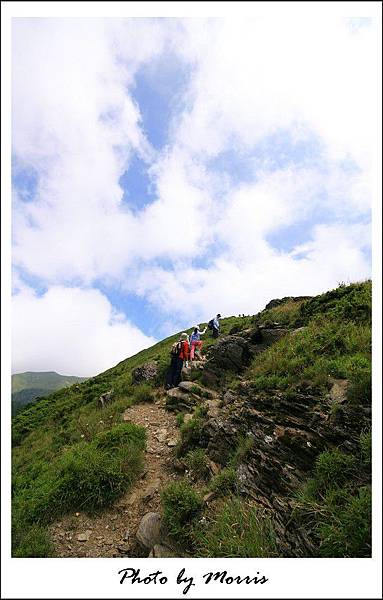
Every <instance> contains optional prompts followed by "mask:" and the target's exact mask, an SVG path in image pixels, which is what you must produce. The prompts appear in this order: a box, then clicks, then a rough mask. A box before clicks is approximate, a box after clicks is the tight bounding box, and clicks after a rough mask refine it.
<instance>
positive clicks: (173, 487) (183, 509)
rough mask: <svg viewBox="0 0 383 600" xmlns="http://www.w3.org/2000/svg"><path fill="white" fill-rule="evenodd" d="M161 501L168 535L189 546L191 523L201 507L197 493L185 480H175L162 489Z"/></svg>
mask: <svg viewBox="0 0 383 600" xmlns="http://www.w3.org/2000/svg"><path fill="white" fill-rule="evenodd" d="M161 501H162V507H163V514H164V519H165V523H166V525H167V527H168V530H169V533H170V535H171V536H173V537H174V539H175V540H177V541H179V542H181V543H183V544H185V545H186V546H190V544H191V523H192V522H193V521H194V520H195V519H196V517H197V516H198V514H199V513H200V511H201V509H202V500H201V498H200V496H199V494H198V493H197V492H196V491H195V490H194V488H193V487H192V486H191V485H190V484H189V483H187V482H186V481H183V480H181V481H175V482H173V483H170V484H169V485H168V486H167V487H166V488H165V489H164V490H163V491H162V494H161Z"/></svg>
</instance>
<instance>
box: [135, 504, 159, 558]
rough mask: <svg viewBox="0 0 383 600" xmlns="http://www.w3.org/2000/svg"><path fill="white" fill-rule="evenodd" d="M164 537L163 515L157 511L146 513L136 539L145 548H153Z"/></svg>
mask: <svg viewBox="0 0 383 600" xmlns="http://www.w3.org/2000/svg"><path fill="white" fill-rule="evenodd" d="M162 538H163V527H162V521H161V515H160V514H159V513H156V512H149V513H146V515H144V516H143V517H142V519H141V522H140V524H139V526H138V529H137V533H136V539H137V541H138V542H139V543H140V544H141V545H142V546H144V547H145V548H148V549H151V548H153V546H155V545H156V544H159V543H160V542H161V540H162Z"/></svg>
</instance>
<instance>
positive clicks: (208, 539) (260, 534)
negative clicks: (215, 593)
mask: <svg viewBox="0 0 383 600" xmlns="http://www.w3.org/2000/svg"><path fill="white" fill-rule="evenodd" d="M193 535H194V543H195V548H196V550H195V556H198V557H201V558H220V557H222V558H256V557H259V558H269V557H273V556H277V555H278V554H277V545H276V540H275V534H274V530H273V526H272V522H271V520H270V518H269V517H268V515H267V514H266V512H265V511H264V510H263V509H261V508H258V507H255V506H251V505H250V504H247V503H245V502H244V501H242V500H240V499H239V498H235V497H233V498H230V499H225V500H223V501H222V502H221V505H220V506H219V507H218V508H217V509H216V511H215V512H214V513H213V514H212V515H210V514H207V522H206V523H205V522H203V523H198V524H196V525H195V526H194V530H193Z"/></svg>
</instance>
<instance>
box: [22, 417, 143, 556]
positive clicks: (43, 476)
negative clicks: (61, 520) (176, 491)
mask: <svg viewBox="0 0 383 600" xmlns="http://www.w3.org/2000/svg"><path fill="white" fill-rule="evenodd" d="M145 440H146V432H145V429H144V428H143V427H139V426H137V425H133V424H131V423H121V424H119V425H117V426H116V427H114V428H112V429H110V430H109V431H105V432H101V433H98V434H97V435H96V436H95V437H94V439H93V440H92V441H91V442H85V441H81V442H79V443H78V444H74V445H72V446H71V447H70V448H68V449H66V450H65V449H64V451H63V452H62V453H61V454H60V455H59V456H58V457H56V458H55V459H53V460H52V461H51V462H50V463H47V462H46V461H43V460H40V462H39V463H34V465H33V466H34V469H32V472H31V470H30V469H28V465H27V464H24V465H23V467H24V469H23V470H21V469H20V470H18V471H17V474H16V477H15V479H14V486H13V495H14V498H13V518H14V523H16V526H17V530H18V531H20V530H23V529H24V530H25V534H26V535H28V532H29V529H31V528H32V527H33V526H35V525H43V524H46V523H49V522H50V521H51V520H52V519H54V518H56V517H58V516H59V515H61V514H63V513H65V512H68V511H71V510H86V511H89V512H91V511H95V510H99V509H102V508H104V507H106V506H108V505H110V504H111V503H112V502H113V500H115V499H116V498H118V497H119V496H120V495H121V494H122V493H123V492H125V491H126V490H127V489H128V487H129V486H130V485H131V484H132V483H133V481H134V480H135V479H136V478H137V476H138V475H139V473H140V472H141V468H142V462H143V450H144V448H145ZM17 535H18V534H16V537H17ZM19 537H20V536H19ZM23 544H24V538H22V539H21V540H20V542H19V543H18V544H17V548H16V552H17V553H18V555H20V553H21V552H22V547H23ZM20 548H21V549H20Z"/></svg>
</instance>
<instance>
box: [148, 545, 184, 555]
mask: <svg viewBox="0 0 383 600" xmlns="http://www.w3.org/2000/svg"><path fill="white" fill-rule="evenodd" d="M177 556H178V555H177V554H175V553H174V552H173V550H171V548H169V547H168V546H164V545H163V544H155V545H154V546H153V548H152V549H151V551H150V553H149V556H148V558H176V557H177Z"/></svg>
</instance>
